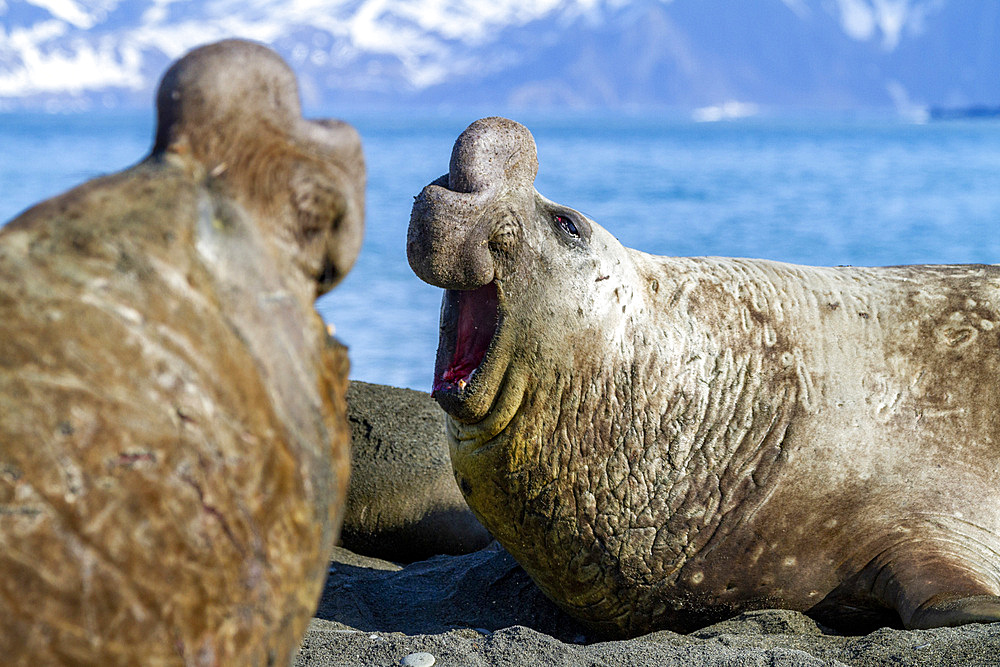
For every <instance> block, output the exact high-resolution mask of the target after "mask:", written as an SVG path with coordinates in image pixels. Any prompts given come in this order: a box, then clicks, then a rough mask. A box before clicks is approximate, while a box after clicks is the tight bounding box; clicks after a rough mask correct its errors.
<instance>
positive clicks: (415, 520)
mask: <svg viewBox="0 0 1000 667" xmlns="http://www.w3.org/2000/svg"><path fill="white" fill-rule="evenodd" d="M347 420H348V422H349V423H350V425H351V487H350V489H348V492H347V501H346V503H345V505H344V523H343V526H342V527H341V531H340V544H341V546H343V547H345V548H347V549H350V550H351V551H353V552H355V553H359V554H363V555H365V556H374V557H376V558H383V559H385V560H391V561H395V562H398V563H412V562H414V561H418V560H424V559H426V558H430V557H431V556H435V555H438V554H465V553H470V552H472V551H476V550H477V549H480V548H482V547H484V546H486V545H487V544H489V543H490V542H491V541H492V539H493V538H492V537H491V536H490V534H489V533H488V532H487V531H486V529H485V528H483V526H482V524H480V523H479V521H477V520H476V517H475V516H474V515H473V514H472V512H471V511H470V510H469V506H468V505H466V503H465V498H463V497H462V492H461V491H459V490H458V485H456V484H455V475H454V473H453V472H452V469H451V460H450V459H449V458H448V441H447V438H446V436H445V426H444V420H445V415H444V413H443V412H442V411H441V408H440V407H438V405H437V403H435V402H434V401H433V400H432V399H431V397H430V396H428V395H427V394H426V393H424V392H420V391H414V390H412V389H401V388H397V387H387V386H384V385H377V384H368V383H366V382H358V381H356V380H352V381H351V383H350V386H349V387H348V390H347Z"/></svg>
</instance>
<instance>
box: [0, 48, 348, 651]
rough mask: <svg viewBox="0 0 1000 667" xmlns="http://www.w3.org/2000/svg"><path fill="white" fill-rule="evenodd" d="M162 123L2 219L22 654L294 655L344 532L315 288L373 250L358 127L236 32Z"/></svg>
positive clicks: (332, 391) (336, 371)
mask: <svg viewBox="0 0 1000 667" xmlns="http://www.w3.org/2000/svg"><path fill="white" fill-rule="evenodd" d="M159 121H160V126H159V131H158V136H157V143H156V147H155V148H154V150H153V153H152V154H151V155H150V156H149V157H148V158H147V159H146V160H144V161H143V162H141V163H140V164H138V165H136V166H135V167H133V168H131V169H128V170H126V171H124V172H122V173H119V174H114V175H111V176H107V177H103V178H100V179H96V180H94V181H91V182H88V183H86V184H84V185H82V186H80V187H78V188H76V189H74V190H71V191H70V192H67V193H66V194H64V195H61V196H59V197H56V198H54V199H51V200H49V201H46V202H43V203H41V204H39V205H37V206H35V207H33V208H32V209H29V210H28V211H26V212H25V213H24V214H22V215H21V216H20V217H18V218H16V219H15V220H13V221H11V222H10V223H9V224H8V225H6V226H5V227H4V228H3V229H2V231H0V283H2V284H3V286H4V288H3V290H2V293H0V415H2V417H0V570H2V571H3V572H4V573H5V576H4V577H3V578H2V580H0V593H2V594H0V610H2V615H3V617H4V618H5V625H4V630H3V632H2V633H0V647H2V653H3V654H4V656H5V660H7V661H9V662H12V663H22V662H23V663H30V664H54V663H57V662H73V663H77V662H80V663H100V664H113V663H128V664H169V663H188V664H287V663H288V662H289V661H290V660H291V658H292V657H293V656H294V654H295V651H296V649H297V647H298V642H299V641H300V639H301V636H302V634H303V633H304V631H305V627H306V624H307V623H308V619H309V618H310V617H311V615H312V613H313V611H314V610H315V605H316V601H317V599H318V595H319V591H320V588H321V586H322V583H323V580H324V577H325V574H326V563H327V557H328V554H329V552H330V550H331V549H332V547H333V544H334V541H335V539H336V535H337V530H338V527H339V522H340V515H341V512H342V504H343V498H344V494H345V491H346V483H347V474H348V470H349V457H348V451H347V446H348V429H347V424H346V419H345V413H346V406H345V402H344V394H345V392H346V384H347V367H348V362H347V356H346V351H345V349H344V348H343V346H341V345H340V344H339V343H337V342H336V341H334V340H333V339H331V338H329V336H328V335H327V333H326V329H325V327H324V325H323V323H322V321H321V320H320V318H319V316H318V315H317V314H316V312H315V310H314V309H313V307H312V302H313V300H314V299H315V297H316V296H317V294H319V293H322V292H323V291H325V290H327V289H329V288H330V287H331V286H332V285H333V284H334V283H335V282H336V281H337V280H339V278H340V277H341V276H342V275H343V274H344V273H346V271H347V270H348V269H349V268H350V266H351V264H352V263H353V261H354V257H355V255H356V253H357V249H358V247H359V245H360V236H361V225H362V212H363V188H364V166H363V161H362V158H361V153H360V143H359V141H358V138H357V134H356V133H355V132H354V131H353V130H352V129H351V128H349V127H347V126H343V125H341V124H338V123H330V122H323V123H313V122H308V121H304V120H302V119H301V117H300V116H299V113H298V98H297V92H296V89H295V79H294V76H293V75H292V73H291V71H290V70H289V69H288V68H287V66H286V65H285V64H284V63H283V62H282V61H281V60H280V58H278V56H277V55H275V54H274V53H273V52H271V51H269V50H268V49H265V48H264V47H262V46H258V45H255V44H250V43H246V42H240V41H228V42H222V43H218V44H214V45H211V46H207V47H203V48H201V49H198V50H196V51H194V52H192V53H191V54H189V55H187V56H186V57H185V58H183V59H182V60H180V61H179V62H178V63H177V64H175V65H174V67H173V68H171V70H170V71H169V72H168V73H167V74H166V76H165V77H164V80H163V84H162V85H161V88H160V103H159ZM258 151H261V153H260V154H258ZM262 160H266V163H265V162H262Z"/></svg>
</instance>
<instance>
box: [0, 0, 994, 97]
mask: <svg viewBox="0 0 1000 667" xmlns="http://www.w3.org/2000/svg"><path fill="white" fill-rule="evenodd" d="M0 22H2V24H0V109H2V108H7V109H12V108H14V109H16V108H30V109H74V108H92V107H100V106H107V107H117V106H148V105H149V103H150V101H151V99H152V95H153V90H154V89H155V86H156V84H157V81H158V79H159V76H160V74H161V73H162V72H163V70H164V69H165V67H166V66H167V65H168V64H169V62H170V61H171V60H173V59H174V58H177V57H178V56H180V55H181V54H182V53H184V52H185V51H187V50H189V49H190V48H192V47H194V46H197V45H199V44H202V43H205V42H210V41H214V40H218V39H222V38H225V37H232V36H239V37H245V38H249V39H255V40H258V41H261V42H264V43H267V44H270V45H271V46H273V47H274V48H276V49H277V50H278V51H279V52H280V53H281V54H282V55H283V56H284V57H285V58H286V59H287V60H288V61H289V62H290V63H291V64H292V66H293V67H294V69H295V70H296V72H297V73H298V75H299V78H300V82H301V85H302V93H303V98H304V101H305V102H306V104H307V106H312V107H317V106H322V107H338V106H340V107H342V106H345V105H351V106H358V105H364V106H397V105H402V104H419V105H441V104H446V105H453V106H461V105H484V104H488V105H491V106H500V107H550V108H551V107H569V108H579V107H612V108H622V107H647V106H652V107H670V108H677V109H695V108H699V107H708V110H707V111H706V110H704V109H703V111H704V112H705V113H707V114H708V115H709V116H711V115H712V114H714V113H719V114H722V115H725V114H726V113H727V111H726V110H727V109H736V110H741V112H746V111H747V110H751V111H752V110H753V109H756V108H775V109H783V108H793V109H851V108H880V107H882V108H891V107H893V106H895V107H897V108H900V109H903V110H907V109H909V108H917V107H925V106H968V105H974V104H985V105H997V104H1000V2H997V0H740V1H739V2H734V1H732V0H86V1H85V0H31V1H21V0H0Z"/></svg>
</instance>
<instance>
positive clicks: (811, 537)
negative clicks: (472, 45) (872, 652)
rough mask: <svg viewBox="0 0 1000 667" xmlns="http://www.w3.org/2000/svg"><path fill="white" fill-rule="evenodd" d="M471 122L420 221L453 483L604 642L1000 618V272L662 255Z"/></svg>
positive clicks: (430, 190)
mask: <svg viewBox="0 0 1000 667" xmlns="http://www.w3.org/2000/svg"><path fill="white" fill-rule="evenodd" d="M536 170H537V158H536V153H535V148H534V142H533V139H532V136H531V134H530V133H529V132H528V131H527V130H526V129H525V128H524V127H522V126H521V125H518V124H517V123H514V122H512V121H509V120H505V119H501V118H488V119H485V120H481V121H478V122H476V123H473V124H472V125H471V126H470V127H469V128H468V129H467V130H466V131H465V132H464V133H463V134H462V135H461V136H460V137H459V138H458V141H457V142H456V144H455V147H454V151H453V153H452V158H451V168H450V171H449V173H448V175H447V176H444V177H442V178H440V179H439V180H437V181H435V182H434V183H432V184H431V185H429V186H428V187H427V188H425V189H424V190H423V192H422V193H421V194H420V196H419V197H418V198H417V200H416V202H415V203H414V206H413V214H412V218H411V223H410V231H409V237H408V243H407V251H408V255H409V259H410V264H411V266H412V268H413V269H414V271H415V272H416V273H417V275H418V276H420V277H421V278H422V279H424V280H425V281H428V282H430V283H432V284H435V285H438V286H441V287H444V288H446V289H447V291H446V292H445V295H444V303H443V307H442V316H441V338H440V347H439V349H438V356H437V364H436V369H435V377H434V395H435V397H436V398H437V400H438V401H439V402H440V404H441V405H442V406H443V407H444V409H445V410H446V411H447V412H448V414H449V415H450V417H449V421H448V425H449V436H450V439H451V456H452V463H453V465H454V468H455V472H456V476H457V478H458V481H459V486H460V487H461V488H462V490H463V491H464V493H465V496H466V499H467V500H468V502H469V505H470V506H471V507H472V509H473V511H474V512H475V513H476V514H477V516H479V518H480V520H481V521H482V522H483V524H484V525H485V526H486V527H487V528H488V529H489V530H490V532H491V533H493V535H494V536H495V537H496V538H497V539H498V540H499V541H500V543H501V544H503V545H504V546H505V547H506V548H507V550H508V551H510V552H511V554H513V555H514V557H515V558H516V559H517V560H518V561H519V562H520V563H521V564H522V565H523V566H524V568H525V569H526V570H527V571H528V572H529V573H530V574H531V576H532V577H533V578H534V580H535V581H536V582H537V583H538V585H539V586H540V587H541V588H542V589H543V590H544V591H545V592H546V593H547V594H548V595H549V596H550V597H551V598H552V599H553V600H555V601H556V602H557V603H558V604H559V605H561V606H562V607H563V608H564V609H565V610H566V611H568V612H569V613H571V614H572V615H574V616H576V617H578V618H580V619H582V620H584V621H586V622H587V623H589V624H590V626H592V628H594V629H595V630H597V631H599V632H603V633H605V634H610V635H635V634H638V633H642V632H646V631H649V630H652V629H655V628H662V627H668V628H674V629H680V630H689V629H691V628H694V627H697V626H699V625H701V624H706V623H709V622H711V621H714V620H716V619H719V618H721V617H725V616H727V615H731V614H734V613H737V612H740V611H744V610H751V609H755V608H762V607H773V606H777V607H785V608H790V609H797V610H808V611H809V612H810V613H812V614H814V615H816V616H817V617H819V618H821V619H823V620H825V621H827V622H831V623H837V624H842V625H846V626H848V627H851V626H852V625H853V626H854V627H857V625H856V624H857V623H860V622H861V621H862V620H863V621H865V622H870V621H874V622H890V621H891V620H892V618H893V617H894V616H896V615H898V618H897V619H896V622H897V623H898V622H899V621H901V622H902V623H903V624H904V625H905V626H906V627H909V628H924V627H931V626H941V625H952V624H961V623H967V622H980V621H997V620H1000V597H998V595H1000V502H998V501H997V498H998V494H1000V440H998V438H1000V411H998V406H1000V386H998V383H997V378H998V377H1000V340H998V336H1000V267H995V266H906V267H890V268H813V267H804V266H793V265H789V264H781V263H777V262H770V261H763V260H749V259H725V258H669V257H654V256H651V255H647V254H644V253H641V252H638V251H636V250H631V249H628V248H624V247H622V245H621V244H619V243H618V241H617V240H616V239H615V238H614V237H612V236H611V235H610V234H609V233H608V232H607V231H605V230H604V229H602V228H601V227H600V226H598V225H597V224H595V223H594V222H593V221H591V220H589V219H587V218H586V217H585V216H583V215H581V214H580V213H579V212H577V211H574V210H572V209H570V208H567V207H565V206H562V205H559V204H556V203H553V202H551V201H549V200H547V199H545V198H544V197H542V196H541V195H539V194H538V193H537V192H536V191H535V189H534V187H533V181H534V177H535V173H536Z"/></svg>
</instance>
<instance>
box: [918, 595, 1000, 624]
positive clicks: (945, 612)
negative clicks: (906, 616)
mask: <svg viewBox="0 0 1000 667" xmlns="http://www.w3.org/2000/svg"><path fill="white" fill-rule="evenodd" d="M996 622H1000V596H997V595H972V596H969V597H955V596H953V595H947V594H945V595H935V596H934V597H932V598H931V599H930V600H928V601H927V602H925V603H924V604H922V605H920V606H919V607H917V609H916V610H915V611H914V612H913V615H912V616H911V617H910V620H909V622H908V623H907V624H906V626H907V627H908V628H910V629H913V630H926V629H928V628H942V627H950V626H954V625H965V624H966V623H996Z"/></svg>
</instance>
